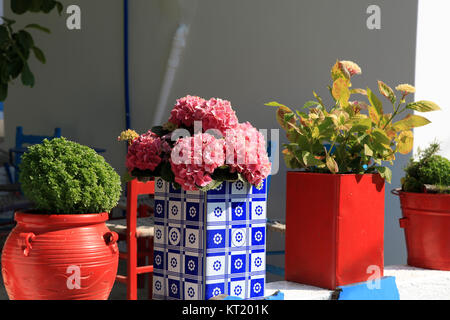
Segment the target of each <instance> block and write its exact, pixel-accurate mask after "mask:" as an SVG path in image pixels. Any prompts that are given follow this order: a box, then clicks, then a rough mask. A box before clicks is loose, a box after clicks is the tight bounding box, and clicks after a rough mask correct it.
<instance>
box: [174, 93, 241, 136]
mask: <svg viewBox="0 0 450 320" xmlns="http://www.w3.org/2000/svg"><path fill="white" fill-rule="evenodd" d="M195 121H201V122H202V129H203V131H207V130H209V129H216V130H219V131H220V132H221V133H222V134H223V135H225V133H226V131H227V130H228V129H232V128H235V127H236V126H237V125H238V123H239V121H238V119H237V117H236V113H235V112H234V110H233V108H232V107H231V103H230V102H229V101H227V100H222V99H216V98H211V99H210V100H208V101H207V100H205V99H203V98H200V97H196V96H186V97H184V98H181V99H178V100H177V103H176V105H175V107H174V108H173V110H172V111H171V113H170V118H169V122H170V123H173V124H175V125H177V126H184V127H187V128H191V127H193V126H194V122H195Z"/></svg>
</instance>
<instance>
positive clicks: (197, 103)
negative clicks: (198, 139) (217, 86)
mask: <svg viewBox="0 0 450 320" xmlns="http://www.w3.org/2000/svg"><path fill="white" fill-rule="evenodd" d="M205 103H206V101H205V99H203V98H200V97H197V96H186V97H184V98H181V99H178V100H177V103H176V104H175V106H174V108H173V109H172V111H171V112H170V118H169V122H171V123H173V124H176V125H177V126H180V125H184V126H186V127H192V126H193V125H194V121H195V120H196V119H195V117H194V114H195V113H196V110H201V109H203V107H204V105H205Z"/></svg>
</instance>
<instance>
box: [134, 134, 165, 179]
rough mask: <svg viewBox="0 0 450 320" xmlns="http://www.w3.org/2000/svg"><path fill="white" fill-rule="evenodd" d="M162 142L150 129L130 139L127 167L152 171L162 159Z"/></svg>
mask: <svg viewBox="0 0 450 320" xmlns="http://www.w3.org/2000/svg"><path fill="white" fill-rule="evenodd" d="M162 144H163V141H162V140H161V138H160V137H158V136H157V135H156V134H155V133H153V132H152V131H148V132H147V133H144V134H143V135H141V136H139V137H138V138H135V139H134V140H132V141H131V144H130V146H129V147H128V153H127V160H126V166H127V168H128V169H131V170H132V169H139V170H150V171H154V170H155V169H156V167H157V166H158V165H159V164H160V163H161V160H162V157H161V152H162Z"/></svg>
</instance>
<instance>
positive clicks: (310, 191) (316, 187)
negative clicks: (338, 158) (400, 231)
mask: <svg viewBox="0 0 450 320" xmlns="http://www.w3.org/2000/svg"><path fill="white" fill-rule="evenodd" d="M383 241H384V179H382V178H381V177H380V176H379V175H378V174H364V175H354V174H320V173H305V172H288V173H287V191H286V256H285V259H286V261H285V277H286V280H288V281H294V282H298V283H303V284H308V285H313V286H318V287H322V288H327V289H335V288H336V287H338V286H342V285H347V284H351V283H356V282H362V281H367V280H369V277H371V279H372V278H373V277H374V276H379V277H381V276H383V270H384V268H383V266H384V261H383V260H384V256H383V253H384V251H383V250H384V243H383ZM375 270H376V271H378V274H374V273H373V272H374V271H375Z"/></svg>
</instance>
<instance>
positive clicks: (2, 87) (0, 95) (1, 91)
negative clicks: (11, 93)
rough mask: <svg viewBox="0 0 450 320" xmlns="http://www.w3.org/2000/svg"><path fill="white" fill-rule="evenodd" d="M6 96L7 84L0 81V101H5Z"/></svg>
mask: <svg viewBox="0 0 450 320" xmlns="http://www.w3.org/2000/svg"><path fill="white" fill-rule="evenodd" d="M7 96H8V84H7V83H0V101H5V100H6V97H7Z"/></svg>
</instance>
